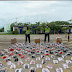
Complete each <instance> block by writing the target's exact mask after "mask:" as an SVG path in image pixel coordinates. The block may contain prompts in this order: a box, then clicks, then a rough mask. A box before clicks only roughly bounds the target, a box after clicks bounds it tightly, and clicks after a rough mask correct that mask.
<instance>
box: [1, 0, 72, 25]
mask: <svg viewBox="0 0 72 72" xmlns="http://www.w3.org/2000/svg"><path fill="white" fill-rule="evenodd" d="M71 16H72V2H71V1H1V2H0V24H5V23H9V22H13V21H15V18H16V17H18V21H22V22H27V21H28V22H29V21H31V22H35V21H53V20H67V19H69V18H71Z"/></svg>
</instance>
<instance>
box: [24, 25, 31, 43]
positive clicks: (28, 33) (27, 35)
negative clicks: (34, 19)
mask: <svg viewBox="0 0 72 72" xmlns="http://www.w3.org/2000/svg"><path fill="white" fill-rule="evenodd" d="M25 36H26V40H25V43H26V42H27V37H28V40H29V43H30V29H29V28H28V26H27V29H26V32H25Z"/></svg>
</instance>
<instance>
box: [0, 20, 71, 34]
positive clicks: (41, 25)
mask: <svg viewBox="0 0 72 72" xmlns="http://www.w3.org/2000/svg"><path fill="white" fill-rule="evenodd" d="M14 25H21V26H29V28H30V29H31V30H32V31H35V30H36V32H37V33H40V32H42V33H44V29H45V27H46V25H48V26H49V27H50V29H51V31H50V33H59V31H60V30H61V31H62V32H61V33H64V32H65V31H66V30H67V29H70V27H69V26H66V27H62V26H61V25H72V23H69V22H68V21H52V22H35V23H34V24H32V23H30V22H27V23H17V22H14V23H11V25H10V26H11V32H13V26H14ZM32 27H35V28H32ZM0 31H1V32H2V31H4V27H3V28H1V29H0ZM23 32H24V31H23Z"/></svg>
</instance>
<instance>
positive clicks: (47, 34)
mask: <svg viewBox="0 0 72 72" xmlns="http://www.w3.org/2000/svg"><path fill="white" fill-rule="evenodd" d="M49 32H50V28H49V27H48V26H46V28H45V39H44V42H46V37H47V36H48V42H49V40H50V39H49Z"/></svg>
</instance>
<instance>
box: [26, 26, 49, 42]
mask: <svg viewBox="0 0 72 72" xmlns="http://www.w3.org/2000/svg"><path fill="white" fill-rule="evenodd" d="M49 33H50V28H49V27H48V26H46V27H45V39H44V42H46V37H47V36H48V42H49V41H50V37H49ZM27 38H28V40H29V43H30V29H29V27H28V26H27V29H26V32H25V39H26V40H25V43H26V42H27Z"/></svg>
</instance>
